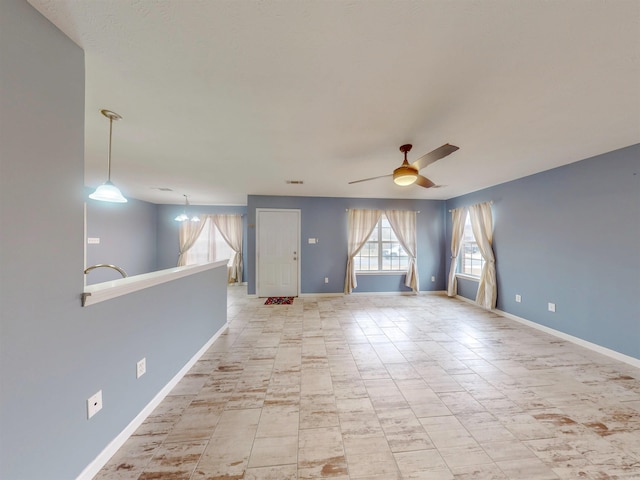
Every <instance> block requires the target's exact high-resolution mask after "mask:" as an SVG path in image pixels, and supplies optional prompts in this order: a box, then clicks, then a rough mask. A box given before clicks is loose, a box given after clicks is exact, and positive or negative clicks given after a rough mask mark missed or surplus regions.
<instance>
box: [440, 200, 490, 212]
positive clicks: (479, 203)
mask: <svg viewBox="0 0 640 480" xmlns="http://www.w3.org/2000/svg"><path fill="white" fill-rule="evenodd" d="M481 203H488V204H489V205H493V200H490V201H488V202H478V203H472V204H471V205H464V206H462V207H458V208H465V207H471V206H473V205H480V204H481ZM453 210H455V208H454V209H452V210H449V212H453Z"/></svg>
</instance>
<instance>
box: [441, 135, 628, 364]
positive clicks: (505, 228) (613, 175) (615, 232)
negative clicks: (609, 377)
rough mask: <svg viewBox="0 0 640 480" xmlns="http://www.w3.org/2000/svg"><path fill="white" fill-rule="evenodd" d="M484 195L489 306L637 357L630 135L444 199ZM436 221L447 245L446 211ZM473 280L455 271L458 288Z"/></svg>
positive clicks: (472, 288) (461, 202)
mask: <svg viewBox="0 0 640 480" xmlns="http://www.w3.org/2000/svg"><path fill="white" fill-rule="evenodd" d="M486 201H493V206H492V209H493V219H494V252H495V257H496V273H497V281H498V302H497V308H498V309H499V310H502V311H504V312H507V313H510V314H513V315H516V316H518V317H521V318H524V319H526V320H530V321H532V322H536V323H538V324H540V325H544V326H546V327H549V328H552V329H554V330H558V331H560V332H563V333H566V334H569V335H572V336H574V337H578V338H580V339H583V340H586V341H588V342H591V343H594V344H597V345H600V346H602V347H605V348H608V349H611V350H614V351H617V352H620V353H622V354H624V355H628V356H631V357H634V358H640V321H639V319H640V275H639V274H638V272H640V247H639V243H638V239H640V144H637V145H633V146H630V147H627V148H623V149H620V150H616V151H613V152H609V153H606V154H603V155H598V156H596V157H592V158H589V159H586V160H582V161H579V162H575V163H571V164H569V165H565V166H562V167H559V168H555V169H552V170H548V171H545V172H542V173H538V174H536V175H531V176H528V177H525V178H521V179H518V180H514V181H511V182H507V183H504V184H500V185H497V186H495V187H491V188H487V189H484V190H481V191H478V192H474V193H471V194H468V195H464V196H461V197H456V198H453V199H450V200H448V201H447V209H448V210H449V209H453V208H457V207H460V206H466V205H472V204H475V203H480V202H486ZM446 231H447V234H446V236H447V240H446V242H447V252H448V251H449V250H448V249H449V245H450V242H451V215H450V214H448V215H447V229H446ZM446 257H447V259H448V257H449V255H447V256H446ZM448 268H449V262H448V260H447V269H448ZM476 289H477V285H474V284H473V282H469V281H464V280H462V281H461V288H460V289H459V293H460V294H461V295H463V296H465V297H467V298H471V299H473V298H474V297H475V292H476ZM516 294H519V295H521V296H522V302H521V303H517V302H516V301H515V295H516ZM548 303H555V304H556V312H555V313H552V312H550V311H548Z"/></svg>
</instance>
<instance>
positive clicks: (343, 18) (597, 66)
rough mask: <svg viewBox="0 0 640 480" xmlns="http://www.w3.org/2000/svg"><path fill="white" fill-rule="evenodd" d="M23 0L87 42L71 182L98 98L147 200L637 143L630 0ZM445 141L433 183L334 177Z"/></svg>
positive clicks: (639, 43) (519, 163) (481, 171)
mask: <svg viewBox="0 0 640 480" xmlns="http://www.w3.org/2000/svg"><path fill="white" fill-rule="evenodd" d="M29 2H30V3H31V4H32V5H33V6H34V7H35V8H37V9H38V10H39V11H40V12H41V13H42V14H43V15H44V16H45V17H47V18H48V19H49V20H50V21H52V22H53V23H54V24H55V25H57V26H58V27H59V28H60V29H61V30H62V31H63V32H64V33H65V34H67V35H68V36H69V37H70V38H71V39H72V40H74V41H75V42H76V43H77V44H78V45H80V46H81V47H82V48H83V49H84V51H85V60H86V112H85V116H86V118H85V125H86V134H85V135H86V141H85V164H86V167H85V182H86V184H87V185H90V186H97V185H98V184H100V183H101V182H102V181H104V180H105V177H106V154H107V142H108V131H109V125H108V123H109V122H108V120H107V119H106V118H105V117H103V116H102V115H101V114H100V109H103V108H106V109H109V110H113V111H115V112H117V113H119V114H120V115H122V117H123V120H121V121H119V122H117V123H114V127H113V157H112V159H113V173H112V179H113V181H114V183H116V184H117V185H118V186H120V187H121V189H122V190H123V192H124V193H125V195H128V196H131V197H134V198H138V199H142V200H146V201H151V202H154V203H180V202H181V201H182V197H181V195H182V194H188V195H189V198H190V201H191V203H194V204H246V197H247V195H248V194H263V195H310V196H344V197H381V198H430V199H446V198H451V197H454V196H457V195H460V194H464V193H467V192H470V191H474V190H478V189H481V188H484V187H488V186H491V185H495V184H497V183H501V182H504V181H508V180H511V179H514V178H519V177H522V176H525V175H529V174H531V173H535V172H539V171H542V170H547V169H549V168H553V167H556V166H559V165H563V164H566V163H570V162H574V161H577V160H581V159H583V158H587V157H589V156H592V155H597V154H600V153H604V152H607V151H610V150H614V149H617V148H620V147H624V146H628V145H631V144H635V143H638V142H640V1H638V0H631V1H625V0H616V1H584V0H577V1H568V0H567V1H553V2H544V1H537V0H522V1H514V0H506V1H500V0H495V1H494V0H491V1H489V0H487V1H464V0H460V1H444V0H442V1H441V0H438V1H435V0H433V1H432V0H424V1H392V0H386V1H375V0H362V1H346V0H345V1H320V0H316V1H308V0H284V1H282V0H280V1H243V0H239V1H216V0H201V1H196V0H188V1H187V0H165V1H152V0H110V1H88V0H82V1H81V0H29ZM447 142H449V143H452V144H455V145H457V146H459V147H460V150H459V151H457V152H455V153H453V154H452V155H451V156H449V157H447V158H445V159H443V160H440V161H438V162H436V163H434V164H432V165H430V166H428V167H427V168H425V169H424V170H422V172H421V173H422V174H424V175H425V176H427V177H429V178H430V179H432V180H433V181H434V182H435V183H436V184H439V185H444V187H442V188H438V189H429V190H426V189H423V188H420V187H417V186H412V187H397V186H395V185H393V183H392V181H391V180H390V179H388V178H386V179H379V180H374V181H371V182H365V183H361V184H356V185H348V182H349V181H352V180H358V179H360V178H366V177H372V176H377V175H384V174H387V173H391V172H392V170H393V169H394V168H395V167H397V166H399V164H400V163H401V161H402V154H401V153H400V152H399V150H398V148H399V146H400V145H401V144H404V143H412V144H413V145H414V149H413V151H412V152H411V153H410V154H409V161H412V160H415V159H417V158H418V157H419V156H421V155H422V154H424V153H426V152H428V151H431V150H433V149H434V148H436V147H439V146H440V145H442V144H444V143H447ZM286 180H303V181H304V184H303V185H288V184H287V183H286ZM158 187H166V188H171V189H173V190H174V191H173V192H165V191H160V190H158V189H157V188H158Z"/></svg>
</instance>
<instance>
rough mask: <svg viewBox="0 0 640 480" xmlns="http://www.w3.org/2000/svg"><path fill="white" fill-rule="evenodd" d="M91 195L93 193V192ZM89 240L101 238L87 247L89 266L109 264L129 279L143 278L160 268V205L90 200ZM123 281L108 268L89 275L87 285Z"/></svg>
mask: <svg viewBox="0 0 640 480" xmlns="http://www.w3.org/2000/svg"><path fill="white" fill-rule="evenodd" d="M91 191H92V190H91ZM86 201H87V237H94V238H95V237H97V238H100V243H99V244H93V245H89V244H87V245H86V249H87V262H86V266H90V265H96V264H98V263H110V264H114V265H117V266H119V267H121V268H123V269H124V270H125V271H126V272H127V274H128V275H130V276H131V275H140V274H141V273H148V272H153V271H155V270H158V268H157V246H156V244H157V242H156V237H157V225H156V224H157V221H156V217H157V208H158V206H157V205H154V204H152V203H147V202H143V201H140V200H135V199H133V198H129V201H128V202H127V203H107V202H98V201H96V200H91V199H89V198H87V200H86ZM118 278H120V274H119V273H118V272H116V271H115V270H112V269H109V268H98V269H95V270H92V271H91V272H89V273H88V274H87V278H86V281H87V285H91V284H94V283H100V282H106V281H109V280H115V279H118Z"/></svg>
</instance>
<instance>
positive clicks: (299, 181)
mask: <svg viewBox="0 0 640 480" xmlns="http://www.w3.org/2000/svg"><path fill="white" fill-rule="evenodd" d="M303 183H304V181H303V180H287V184H289V185H302V184H303Z"/></svg>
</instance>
